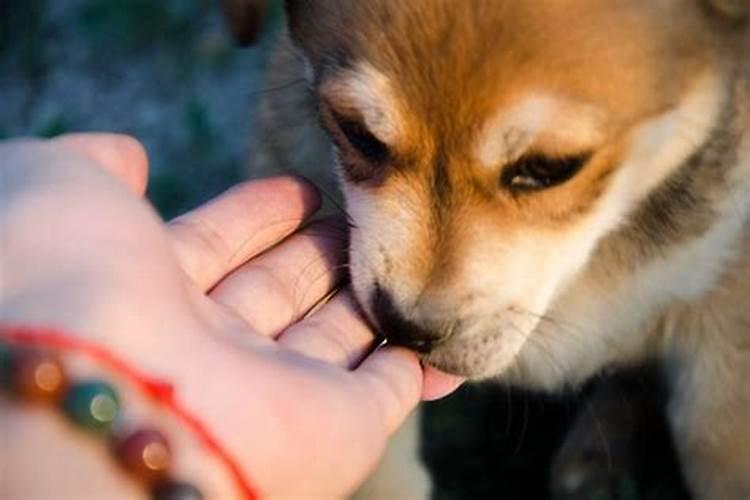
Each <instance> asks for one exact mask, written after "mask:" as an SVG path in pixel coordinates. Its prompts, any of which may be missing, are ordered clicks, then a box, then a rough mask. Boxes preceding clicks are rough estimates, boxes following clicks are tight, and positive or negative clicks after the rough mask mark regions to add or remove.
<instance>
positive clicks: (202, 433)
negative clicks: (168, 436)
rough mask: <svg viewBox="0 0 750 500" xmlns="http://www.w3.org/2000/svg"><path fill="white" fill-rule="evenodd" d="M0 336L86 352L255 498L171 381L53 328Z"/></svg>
mask: <svg viewBox="0 0 750 500" xmlns="http://www.w3.org/2000/svg"><path fill="white" fill-rule="evenodd" d="M0 339H4V340H6V341H8V342H11V343H17V344H24V345H30V346H35V347H47V348H53V349H59V350H62V351H70V352H77V353H81V354H85V355H86V356H88V357H90V358H91V359H93V360H94V361H96V362H98V363H100V364H102V365H104V366H106V367H107V368H109V369H111V370H112V371H114V372H117V373H119V374H120V375H122V376H123V377H124V378H125V379H127V380H128V381H129V382H131V383H132V384H133V385H135V386H136V387H138V388H139V389H140V390H141V391H142V392H144V393H145V394H146V395H147V396H149V397H150V398H151V399H153V400H154V401H156V402H157V403H160V404H161V405H162V406H163V407H164V408H166V409H167V410H169V411H170V412H172V414H173V415H174V416H175V417H176V418H177V419H178V420H180V421H181V422H182V424H183V425H185V426H186V427H187V428H188V429H190V430H191V431H192V432H193V434H195V435H196V437H197V438H198V439H199V440H200V441H201V442H202V443H203V445H204V446H205V447H206V448H208V449H209V450H210V451H211V452H212V453H213V454H214V455H215V456H216V457H217V458H218V459H219V460H220V461H221V462H222V463H223V464H224V465H225V466H226V467H227V469H228V470H229V471H230V473H231V475H232V476H233V477H234V479H235V481H236V482H237V486H238V487H239V488H240V490H241V491H242V493H243V495H244V497H245V498H246V499H247V500H255V499H256V498H257V495H256V494H255V492H254V490H253V488H252V487H251V486H250V483H249V481H248V480H247V478H246V477H245V475H244V474H243V473H242V471H241V470H240V467H239V465H238V464H237V462H236V461H235V460H234V458H232V456H231V455H230V453H229V452H227V451H226V450H225V449H224V448H223V447H222V446H221V444H219V442H218V441H217V440H216V438H215V437H214V436H213V435H212V434H211V432H210V431H209V430H208V427H207V426H206V425H205V424H204V423H203V422H202V421H201V420H200V419H199V418H198V417H196V416H195V415H193V414H192V413H191V412H190V411H189V410H188V409H187V408H185V407H184V406H182V404H180V402H179V401H178V400H177V399H176V398H175V391H174V387H173V386H172V385H171V384H170V383H168V382H165V381H163V380H159V379H155V378H152V377H149V376H147V375H144V374H143V373H140V372H139V371H137V370H136V369H135V368H133V367H132V366H130V365H128V364H127V363H126V362H125V361H123V360H122V359H120V358H118V357H117V356H115V355H114V354H113V353H111V352H109V351H108V350H106V349H104V348H103V347H101V346H99V345H97V344H94V343H92V342H87V341H86V340H83V339H80V338H77V337H73V336H69V335H66V334H65V333H64V332H62V331H60V330H56V329H54V328H24V327H0Z"/></svg>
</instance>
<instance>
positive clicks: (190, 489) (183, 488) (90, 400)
mask: <svg viewBox="0 0 750 500" xmlns="http://www.w3.org/2000/svg"><path fill="white" fill-rule="evenodd" d="M51 348H58V349H64V350H73V351H77V352H80V353H83V354H88V355H89V357H91V358H94V360H95V361H98V362H100V363H104V364H106V365H108V367H109V368H112V369H114V370H115V371H116V372H119V374H120V375H124V376H125V378H128V379H130V380H131V382H135V385H138V386H140V389H142V390H143V391H144V392H145V393H147V395H149V396H151V397H152V398H154V399H156V400H159V401H160V402H162V403H163V404H165V405H166V406H167V407H169V408H170V409H171V411H172V412H173V413H174V414H175V415H176V416H178V417H180V419H181V420H182V421H183V423H185V424H186V425H187V427H189V428H190V429H191V430H192V431H193V432H194V433H195V434H197V435H198V437H199V438H200V439H201V441H202V442H203V443H204V445H207V446H208V448H209V449H210V450H211V451H213V452H214V454H216V455H217V457H218V458H219V459H220V460H221V461H222V462H223V463H224V464H225V465H226V466H227V467H228V468H229V471H230V473H231V474H232V475H233V477H234V478H235V480H236V481H237V483H238V486H239V488H240V490H241V491H242V492H243V493H244V497H245V498H246V499H247V500H254V499H255V498H256V497H255V494H254V492H253V491H252V489H251V488H250V487H249V485H248V484H247V481H246V479H245V478H244V477H242V475H241V474H240V473H239V468H238V467H237V465H236V464H235V463H234V462H233V461H232V460H231V459H230V458H229V455H228V454H227V453H226V452H225V451H224V450H223V449H222V448H220V447H219V445H218V444H217V442H216V440H215V439H213V438H212V437H211V436H210V434H209V433H208V432H207V431H206V429H205V427H204V426H203V425H202V424H201V423H200V422H199V421H198V420H197V419H196V418H195V417H193V416H192V415H190V414H189V413H188V412H187V411H185V410H184V409H183V408H180V407H179V406H178V405H177V404H176V403H175V402H174V401H173V398H172V391H171V387H169V386H167V385H166V384H164V383H161V382H158V381H154V380H152V379H148V378H146V377H144V376H142V375H140V374H138V373H137V372H136V371H135V370H133V369H132V368H131V367H129V366H127V365H126V364H125V363H124V362H122V361H120V360H119V359H117V358H116V357H115V356H114V355H112V354H111V353H109V352H107V351H105V350H104V349H102V348H101V347H99V346H95V345H91V344H87V343H86V342H84V341H81V340H79V339H75V338H74V337H70V336H66V335H64V334H62V333H61V332H58V331H55V330H51V329H30V328H9V327H2V325H0V391H4V392H6V393H7V394H9V395H10V396H14V397H18V398H20V399H21V400H23V401H29V402H35V403H43V404H49V405H52V406H57V407H59V408H60V409H61V410H62V412H63V414H64V415H65V416H66V417H67V418H68V420H69V421H70V422H72V423H73V424H74V425H75V426H77V427H79V428H81V429H83V430H86V431H88V433H89V434H91V435H93V436H95V437H99V438H101V439H104V440H105V441H107V442H108V444H109V445H110V447H111V449H112V451H113V453H114V456H115V457H116V459H117V462H118V463H119V464H120V465H121V466H122V468H123V469H124V470H125V471H127V472H129V473H130V474H132V475H133V476H134V477H136V478H138V479H139V480H140V481H141V482H142V483H144V485H145V486H146V487H147V488H148V489H149V490H150V492H151V495H152V498H153V499H154V500H202V499H203V494H202V493H201V491H200V490H199V489H198V488H196V487H195V486H194V485H192V484H190V483H187V482H184V481H179V480H176V479H174V478H173V477H171V475H170V463H171V456H172V454H171V448H170V445H169V442H168V440H167V439H166V437H165V436H164V434H162V433H161V432H159V431H158V430H156V429H152V428H140V429H136V430H134V431H129V432H128V431H124V432H123V431H122V430H121V429H120V428H119V426H118V425H116V424H117V422H119V421H120V420H121V418H122V413H123V412H122V407H121V403H120V399H119V397H118V395H117V392H116V391H115V389H114V388H113V386H112V385H110V384H108V383H106V382H104V381H102V380H97V379H91V380H81V381H74V380H69V378H68V374H67V371H66V369H65V366H64V364H63V363H62V361H61V359H60V357H59V356H58V355H57V354H56V353H55V352H54V351H53V350H52V349H51Z"/></svg>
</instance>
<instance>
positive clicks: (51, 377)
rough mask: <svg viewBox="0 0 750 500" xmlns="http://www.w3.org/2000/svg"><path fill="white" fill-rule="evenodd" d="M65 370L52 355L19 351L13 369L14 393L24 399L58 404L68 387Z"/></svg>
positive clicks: (41, 352) (33, 351) (42, 352)
mask: <svg viewBox="0 0 750 500" xmlns="http://www.w3.org/2000/svg"><path fill="white" fill-rule="evenodd" d="M66 383H67V381H66V377H65V369H64V368H63V365H62V362H61V361H60V359H59V358H58V357H57V356H55V355H54V354H52V353H49V352H46V351H38V350H24V351H19V352H18V353H17V354H16V356H14V359H13V363H12V367H11V385H12V387H13V391H14V392H15V393H16V394H17V395H18V396H20V397H21V398H23V399H26V400H29V401H39V402H56V401H59V400H60V398H62V396H63V394H64V392H65V386H66Z"/></svg>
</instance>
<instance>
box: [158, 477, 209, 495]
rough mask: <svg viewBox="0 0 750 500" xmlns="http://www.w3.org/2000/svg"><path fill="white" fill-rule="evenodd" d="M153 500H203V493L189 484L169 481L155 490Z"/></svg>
mask: <svg viewBox="0 0 750 500" xmlns="http://www.w3.org/2000/svg"><path fill="white" fill-rule="evenodd" d="M152 498H153V500H203V493H201V491H200V490H199V489H198V488H196V487H195V486H193V485H192V484H189V483H183V482H180V481H167V482H164V483H160V484H159V485H157V486H156V488H154V491H153V495H152Z"/></svg>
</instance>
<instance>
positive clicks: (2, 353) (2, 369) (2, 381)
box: [0, 342, 13, 389]
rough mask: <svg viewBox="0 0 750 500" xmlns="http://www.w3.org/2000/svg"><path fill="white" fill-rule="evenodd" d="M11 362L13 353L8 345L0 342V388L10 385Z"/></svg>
mask: <svg viewBox="0 0 750 500" xmlns="http://www.w3.org/2000/svg"><path fill="white" fill-rule="evenodd" d="M12 363H13V354H12V353H11V350H10V346H9V345H8V344H6V343H4V342H0V389H2V388H8V387H9V386H10V370H11V365H12Z"/></svg>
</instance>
